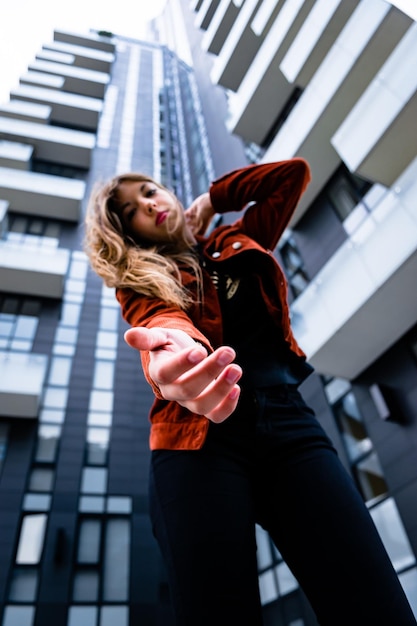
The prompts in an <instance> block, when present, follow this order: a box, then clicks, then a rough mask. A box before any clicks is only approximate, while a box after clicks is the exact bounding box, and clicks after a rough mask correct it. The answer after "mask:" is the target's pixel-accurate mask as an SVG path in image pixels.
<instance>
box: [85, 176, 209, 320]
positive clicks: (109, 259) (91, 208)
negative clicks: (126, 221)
mask: <svg viewBox="0 0 417 626" xmlns="http://www.w3.org/2000/svg"><path fill="white" fill-rule="evenodd" d="M126 182H149V183H152V184H153V185H155V186H156V187H159V188H160V189H165V190H166V191H168V192H169V193H171V195H173V196H174V194H172V192H171V191H170V190H169V189H167V188H166V187H164V186H163V185H161V184H159V183H157V182H156V181H155V180H153V179H152V178H150V177H149V176H146V175H144V174H136V173H127V174H121V175H119V176H115V177H114V178H112V179H111V180H110V181H108V182H107V183H99V184H96V186H95V187H94V189H93V192H92V194H91V196H90V200H89V203H88V206H87V214H86V219H85V238H84V249H85V252H86V254H87V256H88V258H89V260H90V263H91V266H92V268H93V270H94V271H95V272H96V274H98V275H99V276H100V277H101V278H102V279H103V281H104V283H105V284H106V285H107V286H108V287H116V288H124V287H128V288H130V289H133V290H134V291H136V292H137V293H139V294H142V295H144V296H148V297H154V298H158V299H162V300H164V301H165V302H167V303H169V304H173V305H176V306H178V307H180V308H181V309H187V308H188V307H189V306H190V305H191V304H192V303H193V302H195V296H194V298H193V297H192V295H191V294H190V293H189V292H188V290H187V289H186V288H185V287H184V285H183V284H182V282H181V274H180V267H184V266H185V267H187V269H188V270H190V271H191V272H192V274H193V275H194V277H195V279H196V283H197V289H196V294H197V300H198V299H200V297H201V285H202V280H201V269H200V265H199V262H198V257H197V255H196V253H195V251H194V249H193V245H192V242H191V241H190V236H189V234H188V236H187V231H186V222H185V219H184V217H183V212H182V211H179V213H178V220H177V223H176V224H174V225H173V228H172V230H173V231H175V233H176V234H175V238H174V237H173V239H172V242H170V243H168V244H166V243H164V244H160V245H156V244H149V243H148V244H145V243H141V242H138V241H135V240H134V239H133V238H132V237H131V236H130V235H129V233H128V232H127V230H126V228H125V227H124V225H123V222H122V220H121V217H120V211H119V203H118V189H119V185H121V184H122V183H126ZM174 197H175V196H174ZM175 198H176V197H175ZM176 199H177V198H176ZM177 202H178V203H179V200H177ZM179 204H180V203H179ZM180 206H181V205H180Z"/></svg>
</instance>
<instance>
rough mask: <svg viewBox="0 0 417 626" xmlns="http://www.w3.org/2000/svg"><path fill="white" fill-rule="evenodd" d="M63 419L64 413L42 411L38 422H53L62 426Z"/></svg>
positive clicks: (51, 410) (53, 410)
mask: <svg viewBox="0 0 417 626" xmlns="http://www.w3.org/2000/svg"><path fill="white" fill-rule="evenodd" d="M64 419H65V411H62V410H59V409H42V411H41V412H40V415H39V421H40V422H53V423H54V424H62V423H63V421H64Z"/></svg>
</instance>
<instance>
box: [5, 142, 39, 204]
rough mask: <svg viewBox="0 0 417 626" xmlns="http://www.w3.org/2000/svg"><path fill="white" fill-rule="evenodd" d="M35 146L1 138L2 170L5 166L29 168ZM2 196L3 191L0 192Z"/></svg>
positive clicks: (18, 168) (17, 168) (19, 168)
mask: <svg viewBox="0 0 417 626" xmlns="http://www.w3.org/2000/svg"><path fill="white" fill-rule="evenodd" d="M32 154H33V148H32V146H28V145H27V144H24V143H16V142H14V141H2V140H1V139H0V171H1V168H3V167H9V168H12V169H16V170H29V169H30V167H31V160H32ZM0 196H1V192H0Z"/></svg>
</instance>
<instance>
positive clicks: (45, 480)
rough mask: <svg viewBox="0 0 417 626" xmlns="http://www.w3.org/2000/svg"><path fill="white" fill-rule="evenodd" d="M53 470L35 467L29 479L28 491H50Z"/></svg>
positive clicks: (52, 481)
mask: <svg viewBox="0 0 417 626" xmlns="http://www.w3.org/2000/svg"><path fill="white" fill-rule="evenodd" d="M53 483H54V471H53V470H52V469H47V468H41V467H38V468H35V469H33V470H32V472H31V474H30V479H29V491H52V487H53Z"/></svg>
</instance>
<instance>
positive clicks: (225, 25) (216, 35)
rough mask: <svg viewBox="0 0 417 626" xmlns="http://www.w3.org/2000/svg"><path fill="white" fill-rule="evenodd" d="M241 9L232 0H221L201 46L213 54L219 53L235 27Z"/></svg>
mask: <svg viewBox="0 0 417 626" xmlns="http://www.w3.org/2000/svg"><path fill="white" fill-rule="evenodd" d="M238 14H239V9H238V8H237V7H236V6H235V5H234V4H233V2H231V0H221V2H220V4H219V6H218V8H217V10H216V13H215V14H214V16H213V18H212V20H211V21H210V24H209V26H208V28H207V30H206V32H205V33H204V36H203V39H202V42H201V46H202V48H203V50H207V52H211V53H212V54H219V53H220V51H221V49H222V47H223V44H224V42H225V41H226V38H227V37H228V35H229V33H230V31H231V30H232V28H233V24H234V23H235V20H236V17H237V16H238Z"/></svg>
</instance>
